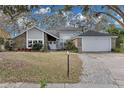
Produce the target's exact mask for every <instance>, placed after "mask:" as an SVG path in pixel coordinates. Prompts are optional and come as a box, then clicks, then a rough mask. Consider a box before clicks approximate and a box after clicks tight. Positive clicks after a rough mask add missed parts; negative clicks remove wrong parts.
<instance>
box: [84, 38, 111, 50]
mask: <svg viewBox="0 0 124 93" xmlns="http://www.w3.org/2000/svg"><path fill="white" fill-rule="evenodd" d="M82 51H84V52H100V51H103V52H107V51H111V37H110V36H85V37H82Z"/></svg>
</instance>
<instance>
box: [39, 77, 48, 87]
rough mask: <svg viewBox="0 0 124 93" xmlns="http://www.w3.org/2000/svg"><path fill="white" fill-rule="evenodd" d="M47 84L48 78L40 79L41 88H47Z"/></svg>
mask: <svg viewBox="0 0 124 93" xmlns="http://www.w3.org/2000/svg"><path fill="white" fill-rule="evenodd" d="M46 85H47V80H45V79H44V80H41V81H40V88H45V86H46Z"/></svg>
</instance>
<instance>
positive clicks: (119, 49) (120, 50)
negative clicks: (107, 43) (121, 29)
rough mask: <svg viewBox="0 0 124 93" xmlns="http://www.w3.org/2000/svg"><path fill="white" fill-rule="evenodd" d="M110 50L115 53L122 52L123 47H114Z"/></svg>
mask: <svg viewBox="0 0 124 93" xmlns="http://www.w3.org/2000/svg"><path fill="white" fill-rule="evenodd" d="M112 51H113V52H117V53H124V48H114V49H112Z"/></svg>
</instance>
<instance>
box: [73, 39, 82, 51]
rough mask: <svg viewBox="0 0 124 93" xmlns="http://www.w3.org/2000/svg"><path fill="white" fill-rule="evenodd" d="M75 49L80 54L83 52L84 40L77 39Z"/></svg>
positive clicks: (74, 41)
mask: <svg viewBox="0 0 124 93" xmlns="http://www.w3.org/2000/svg"><path fill="white" fill-rule="evenodd" d="M73 43H74V45H75V47H77V48H78V51H79V52H82V38H76V39H74V40H73Z"/></svg>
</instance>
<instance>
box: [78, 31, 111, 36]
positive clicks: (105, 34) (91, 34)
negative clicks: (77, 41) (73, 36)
mask: <svg viewBox="0 0 124 93" xmlns="http://www.w3.org/2000/svg"><path fill="white" fill-rule="evenodd" d="M79 36H111V35H110V34H109V33H105V32H98V31H86V32H83V33H81V34H80V35H79Z"/></svg>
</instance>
